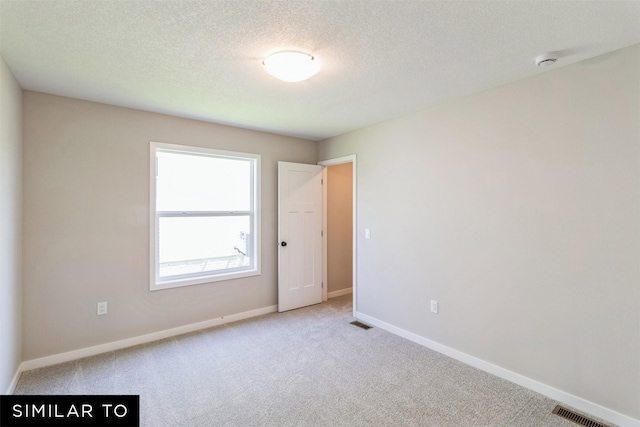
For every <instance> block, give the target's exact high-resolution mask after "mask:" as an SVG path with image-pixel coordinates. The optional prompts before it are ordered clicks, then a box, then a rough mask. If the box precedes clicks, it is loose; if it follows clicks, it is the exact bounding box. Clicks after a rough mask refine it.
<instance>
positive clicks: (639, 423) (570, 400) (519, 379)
mask: <svg viewBox="0 0 640 427" xmlns="http://www.w3.org/2000/svg"><path fill="white" fill-rule="evenodd" d="M355 317H356V319H358V320H361V321H363V322H365V323H368V324H370V325H373V326H376V327H378V328H380V329H384V330H386V331H388V332H391V333H392V334H395V335H398V336H400V337H402V338H406V339H408V340H409V341H413V342H415V343H416V344H420V345H422V346H424V347H427V348H430V349H431V350H435V351H437V352H438V353H442V354H444V355H446V356H449V357H451V358H453V359H456V360H459V361H460V362H462V363H465V364H467V365H470V366H473V367H474V368H478V369H481V370H483V371H485V372H488V373H490V374H492V375H495V376H497V377H500V378H502V379H505V380H507V381H510V382H512V383H515V384H518V385H520V386H522V387H525V388H528V389H529V390H532V391H535V392H537V393H540V394H542V395H544V396H547V397H549V398H551V399H553V400H556V401H558V402H561V403H563V404H565V405H567V406H570V407H572V408H574V409H577V410H579V411H582V412H585V413H587V414H590V415H592V416H595V417H598V418H600V419H603V420H605V421H608V422H611V423H613V424H616V425H618V426H620V427H640V420H636V419H635V418H631V417H629V416H627V415H624V414H621V413H619V412H616V411H614V410H612V409H608V408H605V407H604V406H600V405H598V404H597V403H593V402H590V401H588V400H585V399H583V398H581V397H578V396H574V395H573V394H571V393H567V392H565V391H562V390H558V389H557V388H554V387H552V386H550V385H547V384H544V383H541V382H539V381H536V380H534V379H531V378H529V377H525V376H524V375H521V374H518V373H516V372H513V371H510V370H508V369H505V368H502V367H500V366H497V365H494V364H493V363H490V362H487V361H484V360H482V359H478V358H477V357H474V356H471V355H469V354H466V353H463V352H461V351H459V350H456V349H453V348H451V347H447V346H446V345H443V344H440V343H438V342H436V341H432V340H430V339H428V338H424V337H422V336H420V335H417V334H414V333H413V332H409V331H406V330H404V329H402V328H398V327H396V326H393V325H391V324H389V323H386V322H383V321H382V320H378V319H376V318H375V317H371V316H368V315H366V314H364V313H359V312H358V313H356V316H355Z"/></svg>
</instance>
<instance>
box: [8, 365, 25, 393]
mask: <svg viewBox="0 0 640 427" xmlns="http://www.w3.org/2000/svg"><path fill="white" fill-rule="evenodd" d="M22 371H23V369H22V364H20V366H18V370H17V371H16V373H15V375H14V376H13V379H12V380H11V384H9V388H8V389H7V393H6V394H13V391H14V390H15V389H16V386H17V385H18V380H19V379H20V374H21V373H22Z"/></svg>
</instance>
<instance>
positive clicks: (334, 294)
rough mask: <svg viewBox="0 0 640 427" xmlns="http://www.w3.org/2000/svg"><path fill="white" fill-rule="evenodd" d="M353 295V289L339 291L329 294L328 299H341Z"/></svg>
mask: <svg viewBox="0 0 640 427" xmlns="http://www.w3.org/2000/svg"><path fill="white" fill-rule="evenodd" d="M352 293H353V288H346V289H340V290H338V291H333V292H329V293H328V294H327V298H335V297H341V296H343V295H349V294H352Z"/></svg>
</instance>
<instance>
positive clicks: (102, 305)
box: [98, 301, 107, 316]
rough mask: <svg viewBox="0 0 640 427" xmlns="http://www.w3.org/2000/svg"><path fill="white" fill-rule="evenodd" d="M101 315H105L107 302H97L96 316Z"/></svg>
mask: <svg viewBox="0 0 640 427" xmlns="http://www.w3.org/2000/svg"><path fill="white" fill-rule="evenodd" d="M103 314H107V302H106V301H103V302H99V303H98V316H102V315H103Z"/></svg>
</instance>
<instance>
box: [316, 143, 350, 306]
mask: <svg viewBox="0 0 640 427" xmlns="http://www.w3.org/2000/svg"><path fill="white" fill-rule="evenodd" d="M318 164H319V165H320V166H323V167H324V169H323V172H322V177H323V181H324V185H323V195H322V198H323V202H322V206H323V215H322V217H323V229H324V230H325V233H324V234H323V245H322V246H323V274H322V277H323V282H324V284H325V286H324V287H323V301H326V300H327V299H328V298H329V297H336V296H341V295H347V294H349V293H351V294H352V300H353V316H354V317H356V312H357V309H356V304H357V269H356V259H357V257H356V253H357V239H356V236H357V228H356V156H355V155H351V156H345V157H340V158H336V159H330V160H325V161H322V162H318Z"/></svg>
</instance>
